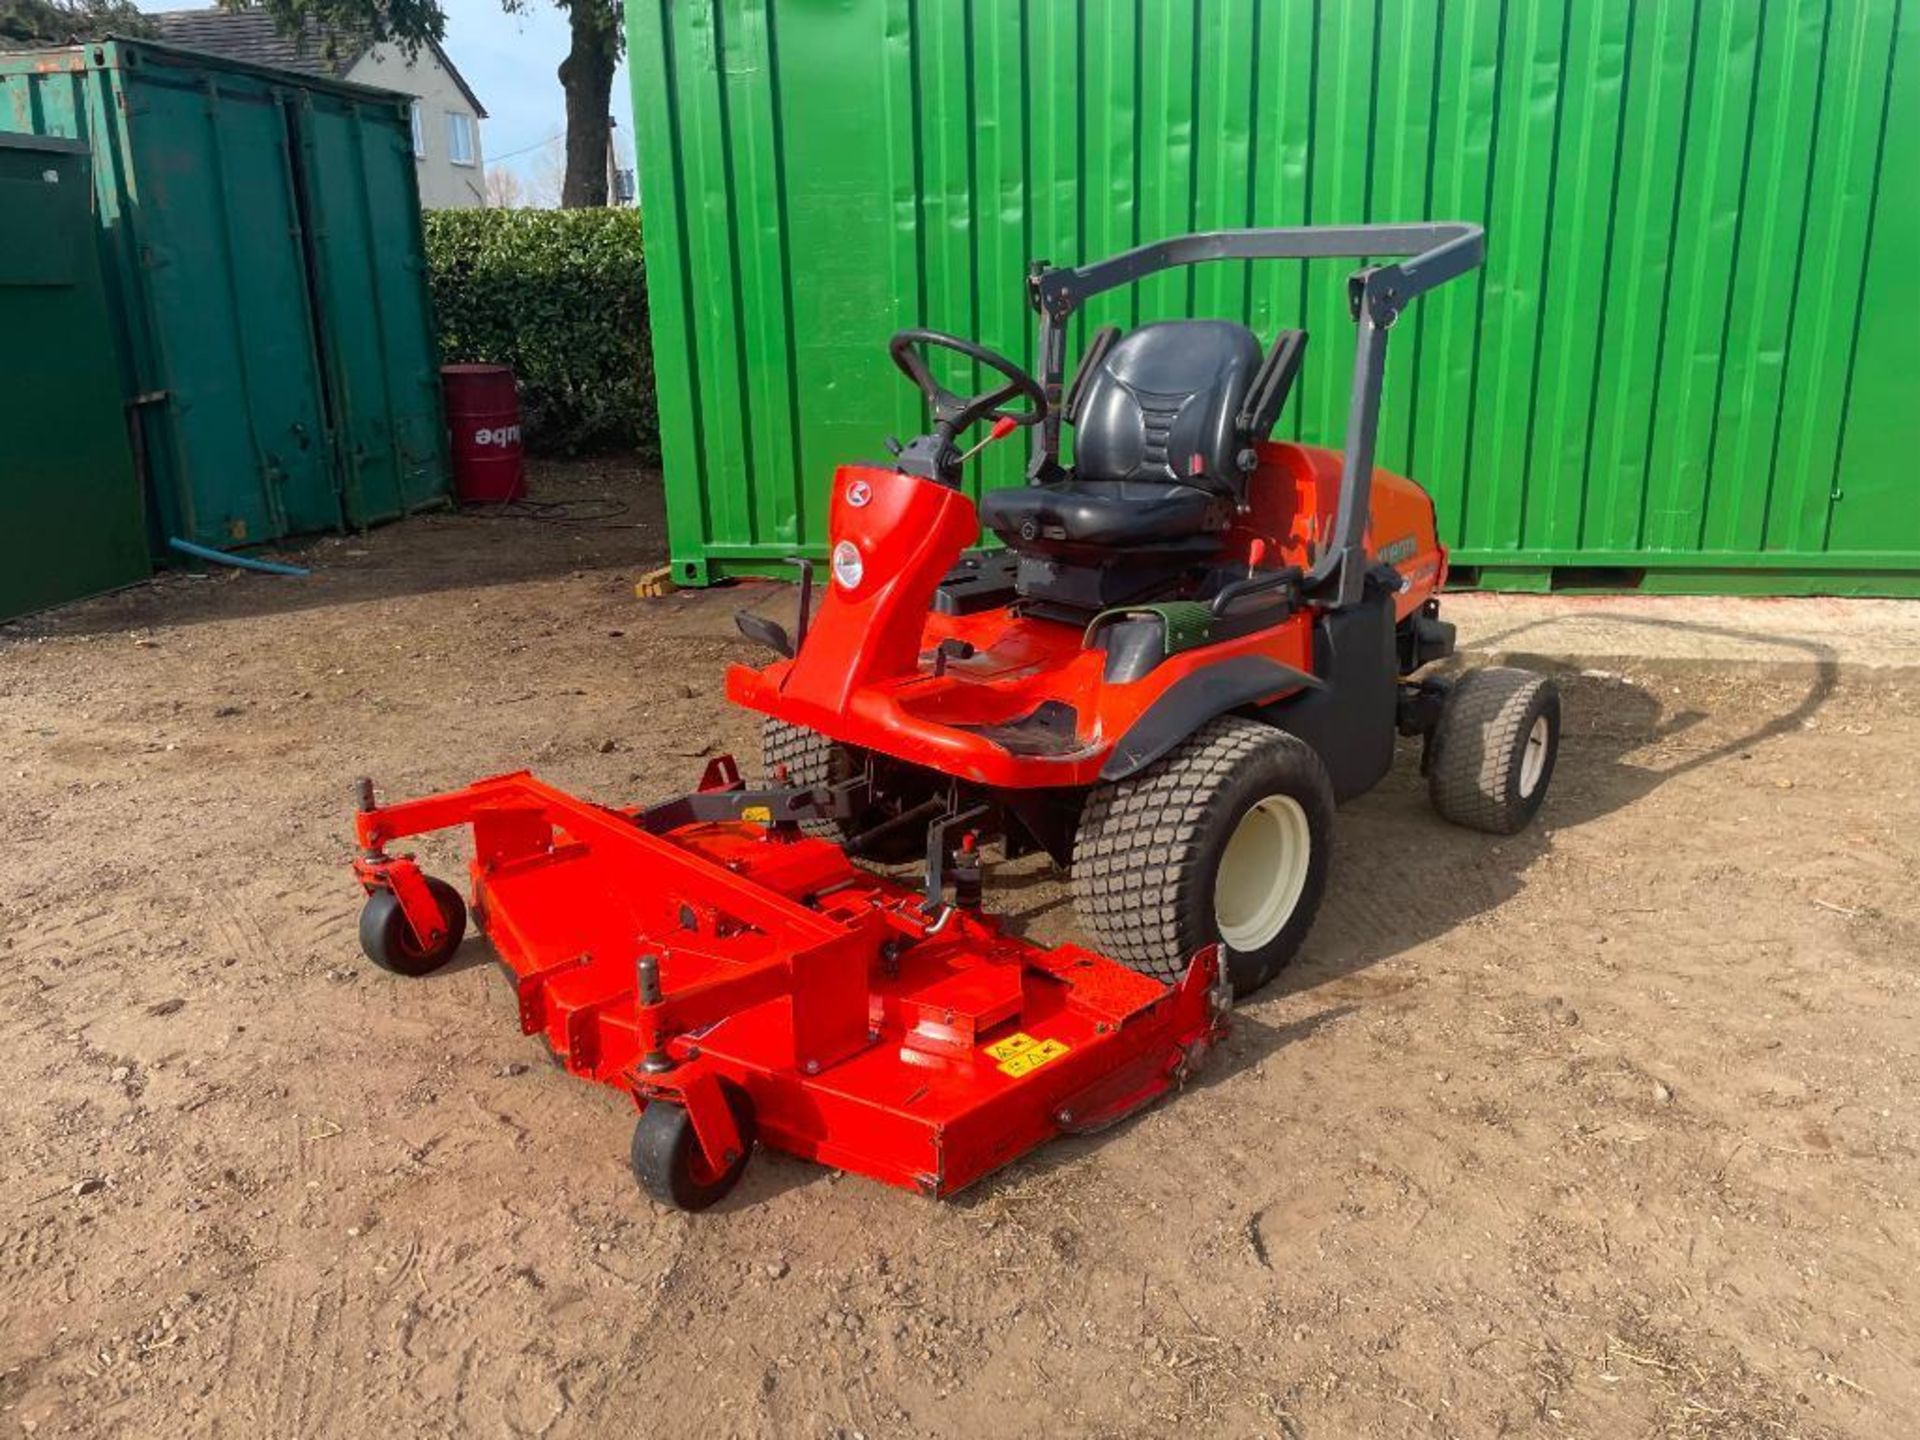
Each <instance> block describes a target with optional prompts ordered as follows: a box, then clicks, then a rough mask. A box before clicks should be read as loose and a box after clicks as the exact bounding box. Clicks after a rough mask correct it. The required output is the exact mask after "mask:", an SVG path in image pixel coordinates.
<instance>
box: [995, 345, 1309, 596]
mask: <svg viewBox="0 0 1920 1440" xmlns="http://www.w3.org/2000/svg"><path fill="white" fill-rule="evenodd" d="M1305 342H1306V335H1305V333H1304V332H1301V331H1283V332H1282V333H1281V335H1280V336H1279V337H1278V338H1276V340H1275V341H1274V347H1273V351H1272V353H1270V354H1269V355H1268V356H1267V358H1266V360H1265V361H1264V362H1263V361H1262V359H1261V356H1260V342H1259V341H1258V340H1256V339H1255V338H1254V336H1253V332H1252V331H1251V330H1248V329H1247V328H1246V327H1245V326H1244V325H1236V324H1234V323H1233V322H1231V321H1228V320H1167V321H1161V322H1159V323H1156V324H1152V325H1143V326H1141V327H1140V328H1139V329H1138V330H1135V331H1134V332H1133V333H1132V334H1130V335H1128V336H1126V337H1125V338H1124V339H1123V338H1121V337H1120V333H1119V331H1118V330H1115V329H1113V328H1111V327H1109V328H1107V329H1104V330H1102V331H1100V332H1099V333H1098V334H1096V335H1095V336H1094V338H1093V342H1092V344H1090V345H1089V346H1088V347H1087V353H1086V355H1085V356H1084V357H1083V359H1082V360H1081V363H1080V369H1079V372H1078V373H1077V374H1076V375H1075V376H1074V380H1073V384H1072V386H1071V388H1070V390H1069V392H1068V395H1067V400H1066V404H1065V406H1064V407H1063V413H1062V418H1063V419H1064V420H1066V421H1067V423H1069V424H1071V425H1072V426H1073V427H1074V445H1073V450H1074V465H1073V471H1072V473H1071V475H1069V476H1068V477H1067V478H1065V479H1061V480H1054V481H1051V482H1049V483H1047V484H1044V485H1028V486H1025V487H1023V488H1018V489H1010V490H995V491H991V492H989V493H988V494H987V495H986V496H984V497H983V498H982V500H981V502H980V515H981V519H982V520H983V521H984V522H985V524H986V525H987V526H988V527H989V528H990V529H991V530H993V532H994V533H995V534H996V535H998V536H999V537H1000V538H1001V539H1002V540H1003V541H1005V542H1006V544H1007V545H1008V546H1009V547H1010V548H1012V549H1014V550H1016V551H1018V552H1020V553H1022V554H1029V555H1045V556H1051V557H1054V558H1057V559H1061V560H1069V561H1071V560H1076V559H1077V560H1111V559H1113V558H1117V557H1116V556H1115V552H1118V551H1127V550H1132V551H1137V552H1140V553H1141V554H1142V555H1143V556H1152V557H1155V558H1159V559H1173V558H1177V557H1192V558H1194V559H1205V558H1207V557H1208V556H1211V555H1212V554H1214V553H1215V552H1216V551H1217V550H1218V549H1219V547H1220V538H1221V536H1222V534H1223V533H1224V532H1225V531H1226V530H1227V528H1228V527H1229V526H1230V525H1231V524H1232V523H1233V517H1234V513H1235V511H1236V510H1237V508H1238V507H1239V505H1240V502H1241V499H1242V497H1243V495H1244V493H1245V488H1244V487H1245V484H1246V469H1245V468H1244V467H1243V464H1242V456H1243V453H1244V452H1246V451H1247V450H1248V447H1249V446H1251V445H1252V444H1253V443H1254V442H1255V441H1256V440H1259V439H1264V438H1265V436H1266V433H1267V432H1268V431H1269V430H1271V429H1272V428H1273V421H1274V418H1275V417H1276V416H1277V415H1278V413H1279V409H1280V404H1281V403H1282V402H1284V400H1285V398H1286V391H1287V389H1288V388H1290V387H1291V385H1292V381H1293V376H1294V373H1295V372H1296V371H1297V370H1298V369H1299V362H1300V354H1301V351H1302V349H1303V348H1304V346H1305ZM1262 402H1269V403H1262Z"/></svg>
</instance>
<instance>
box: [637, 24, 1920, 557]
mask: <svg viewBox="0 0 1920 1440" xmlns="http://www.w3.org/2000/svg"><path fill="white" fill-rule="evenodd" d="M627 15H628V17H629V26H630V34H629V39H630V44H631V63H632V73H633V84H634V98H635V118H636V126H637V129H638V133H639V153H640V167H641V176H642V188H643V198H644V204H645V207H646V213H647V222H648V223H647V250H648V267H647V268H648V277H649V284H650V296H649V299H650V304H651V307H652V324H653V342H654V348H655V356H656V367H655V373H656V375H657V377H658V384H659V391H660V426H661V436H662V444H663V448H664V452H665V465H666V480H667V493H668V506H669V511H668V513H669V520H670V528H671V538H672V552H673V561H674V567H675V577H676V578H677V579H680V580H682V581H684V582H687V583H698V582H701V581H703V580H706V579H709V578H712V577H714V576H717V575H725V574H730V573H742V572H765V573H779V572H780V568H781V567H779V566H778V565H777V562H778V561H779V559H780V558H781V557H783V556H786V555H789V554H793V553H795V552H798V551H802V550H805V551H809V552H812V553H815V554H817V553H819V551H820V549H821V546H822V542H823V540H824V521H825V504H824V495H825V489H826V485H827V479H828V476H829V474H830V473H831V469H832V467H833V465H834V464H835V463H836V462H838V461H842V460H846V459H851V458H863V457H871V456H873V455H875V454H877V453H879V451H880V445H881V441H882V438H883V437H884V436H885V435H887V434H888V433H894V434H900V435H906V434H910V433H913V432H915V431H916V430H918V429H920V428H922V426H921V421H920V415H919V410H920V406H919V401H918V397H917V395H916V394H915V392H913V391H912V390H911V389H910V388H909V387H908V385H907V384H906V382H905V381H904V380H902V379H900V378H899V377H898V375H896V374H895V372H894V371H893V369H892V367H891V365H890V364H889V363H888V360H887V358H886V353H885V342H886V339H887V336H888V334H889V333H890V332H891V331H893V330H894V329H896V328H898V327H903V326H910V325H928V326H933V327H935V328H939V329H945V330H951V331H955V332H957V333H959V334H961V335H966V336H970V337H975V338H978V339H979V340H981V341H982V342H984V343H985V344H988V345H990V346H993V347H995V348H997V349H1001V350H1004V351H1006V352H1007V353H1008V354H1010V355H1012V356H1014V357H1016V358H1024V360H1025V361H1026V362H1027V363H1028V364H1029V365H1031V362H1032V359H1033V354H1032V351H1033V343H1034V334H1035V320H1034V317H1033V315H1032V314H1031V312H1030V311H1029V310H1028V309H1027V307H1026V305H1025V303H1024V295H1023V287H1022V274H1023V269H1024V266H1025V264H1026V262H1027V261H1028V260H1029V259H1034V258H1042V257H1044V258H1048V259H1051V260H1054V261H1056V262H1059V263H1070V262H1080V261H1086V260H1093V259H1099V258H1102V257H1104V256H1107V255H1111V254H1113V253H1115V252H1117V251H1121V250H1125V249H1128V248H1130V247H1132V246H1134V245H1138V244H1141V243H1143V242H1149V241H1153V240H1157V239H1160V238H1163V237H1165V236H1169V235H1176V234H1180V233H1183V232H1187V231H1194V230H1206V229H1217V228H1226V227H1235V226H1246V225H1299V224H1308V223H1316V224H1325V223H1352V222H1362V221H1376V222H1379V221H1399V220H1418V219H1459V220H1475V221H1480V222H1482V223H1483V224H1484V225H1485V226H1486V227H1487V236H1488V245H1487V255H1488V258H1487V265H1486V268H1485V270H1484V271H1483V272H1482V273H1481V274H1480V275H1479V276H1478V277H1477V278H1476V279H1475V280H1473V281H1471V282H1469V283H1466V284H1462V285H1458V286H1454V287H1451V288H1450V289H1448V290H1445V291H1442V292H1439V293H1438V294H1436V295H1434V296H1433V297H1431V298H1429V299H1427V300H1425V301H1422V302H1421V303H1420V304H1419V305H1417V306H1415V307H1414V308H1413V310H1412V311H1411V312H1409V314H1408V316H1407V318H1406V319H1405V320H1403V321H1402V323H1401V325H1400V327H1399V328H1400V331H1401V333H1400V334H1399V335H1398V336H1396V337H1395V339H1394V343H1393V345H1392V346H1391V347H1390V354H1389V369H1388V377H1387V395H1386V408H1385V412H1384V417H1383V428H1382V434H1381V444H1380V463H1381V464H1382V465H1383V466H1385V467H1387V468H1389V469H1393V470H1398V471H1401V472H1402V473H1405V474H1408V475H1411V476H1413V477H1414V478H1416V479H1418V480H1420V481H1421V482H1422V483H1423V484H1425V485H1426V486H1427V487H1428V488H1429V489H1430V490H1431V491H1432V492H1433V494H1434V496H1435V499H1436V502H1437V504H1438V506H1439V511H1440V518H1441V524H1442V527H1443V530H1444V533H1445V534H1446V537H1447V539H1448V541H1449V543H1450V544H1451V545H1452V546H1453V547H1454V561H1455V564H1456V566H1457V567H1461V569H1460V573H1461V575H1462V577H1463V578H1466V579H1469V580H1471V579H1473V578H1475V577H1476V576H1477V578H1478V579H1479V580H1480V581H1481V583H1484V584H1487V585H1500V586H1510V587H1514V588H1547V587H1549V586H1554V587H1567V588H1581V587H1611V586H1630V585H1639V586H1643V587H1644V588H1646V589H1649V590H1670V591H1709V592H1711V591H1721V590H1750V591H1763V592H1777V593H1788V592H1815V593H1851V594H1916V593H1920V504H1917V503H1916V497H1917V494H1920V485H1917V484H1916V481H1915V479H1914V476H1913V471H1912V457H1913V456H1914V455H1916V454H1920V397H1917V396H1916V393H1915V389H1914V386H1915V376H1917V375H1920V323H1917V321H1920V264H1916V263H1915V262H1916V257H1920V202H1917V201H1916V198H1915V197H1916V195H1920V6H1915V5H1912V4H1907V5H1905V6H1902V4H1901V3H1899V0H1845V3H1841V0H1660V3H1644V0H1554V3H1548V0H1457V3H1449V4H1445V5H1441V4H1437V3H1435V0H1374V3H1369V4H1325V3H1321V0H1154V3H1152V4H1142V3H1140V0H1074V3H1065V0H1063V3H1059V4H1053V3H1046V4H1037V3H1032V0H950V3H949V0H941V3H932V0H836V3H832V4H828V3H820V0H638V3H634V4H630V5H629V6H628V7H627ZM1344 268H1345V267H1342V266H1339V265H1336V264H1331V263H1328V262H1315V263H1313V264H1310V265H1301V264H1292V265H1277V264H1265V265H1259V266H1248V265H1243V264H1239V263H1234V264H1231V265H1214V266H1210V267H1202V268H1200V269H1197V270H1194V271H1191V272H1187V273H1171V274H1164V275H1160V276H1155V277H1153V278H1151V279H1149V280H1147V281H1145V282H1143V283H1141V284H1140V285H1138V286H1136V287H1134V288H1133V290H1131V291H1121V292H1116V293H1115V294H1114V295H1111V296H1107V297H1103V303H1100V304H1095V305H1092V306H1089V307H1088V309H1087V311H1086V313H1085V314H1084V315H1083V316H1082V318H1081V322H1080V323H1081V326H1082V328H1081V331H1080V334H1081V335H1082V336H1084V335H1085V334H1087V333H1090V330H1091V327H1093V326H1097V325H1100V324H1104V323H1118V324H1121V325H1130V324H1134V323H1137V322H1139V321H1142V320H1147V319H1154V318H1160V317H1165V316H1174V315H1207V316H1223V317H1228V318H1233V319H1238V320H1242V321H1244V322H1245V323H1247V324H1249V325H1251V326H1252V327H1253V328H1254V330H1255V331H1256V332H1257V333H1259V334H1260V335H1262V336H1263V337H1271V336H1272V334H1273V332H1274V331H1275V330H1276V329H1279V328H1281V327H1283V326H1291V325H1301V326H1304V327H1305V328H1307V329H1309V330H1311V331H1312V333H1313V337H1314V341H1313V348H1312V350H1311V351H1310V353H1309V355H1308V358H1307V362H1306V367H1305V370H1304V372H1303V374H1302V377H1301V382H1300V386H1299V388H1298V390H1297V391H1296V393H1295V396H1294V398H1293V400H1292V401H1291V402H1290V403H1289V407H1288V413H1287V414H1286V415H1285V416H1283V418H1282V421H1281V430H1282V431H1283V432H1285V433H1289V434H1291V435H1293V436H1296V437H1300V438H1305V439H1308V440H1314V441H1321V442H1327V443H1333V444H1338V443H1339V438H1340V435H1341V433H1342V419H1343V414H1344V412H1343V405H1344V403H1345V395H1346V384H1347V377H1348V374H1349V370H1350V362H1351V357H1352V345H1353V327H1352V324H1351V322H1350V321H1349V319H1348V317H1347V315H1346V313H1345V293H1344V287H1343V285H1342V283H1341V278H1342V274H1343V272H1344ZM1075 350H1076V351H1077V342H1076V346H1075ZM1070 363H1071V355H1070ZM1015 449H1017V446H1016V445H1015V444H1014V442H1007V443H1006V444H1003V445H1000V446H997V447H995V448H994V449H993V450H990V451H988V452H987V455H986V456H984V457H983V459H984V460H985V461H986V463H985V464H984V465H981V466H977V467H972V468H976V469H977V470H978V471H980V472H981V474H982V475H983V477H984V481H985V483H987V484H989V485H1003V484H1016V483H1019V481H1020V478H1021V467H1022V457H1021V456H1019V455H1017V454H1014V453H1012V452H1013V451H1014V450H1015ZM789 573H790V572H789Z"/></svg>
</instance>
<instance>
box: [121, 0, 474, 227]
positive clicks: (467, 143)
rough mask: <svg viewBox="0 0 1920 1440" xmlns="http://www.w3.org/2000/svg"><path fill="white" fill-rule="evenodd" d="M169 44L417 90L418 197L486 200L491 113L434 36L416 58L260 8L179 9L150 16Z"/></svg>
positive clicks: (437, 202) (437, 205) (448, 205)
mask: <svg viewBox="0 0 1920 1440" xmlns="http://www.w3.org/2000/svg"><path fill="white" fill-rule="evenodd" d="M148 18H149V19H150V20H152V21H153V23H154V24H155V26H157V27H158V30H159V38H160V39H161V40H162V41H164V42H165V43H167V44H169V45H178V46H181V47H182V48H184V49H188V50H202V51H205V52H207V53H208V54H211V55H220V56H224V57H226V58H227V59H229V60H244V61H246V62H248V63H249V64H252V65H271V66H274V67H276V68H278V69H281V70H296V71H299V72H301V73H303V74H307V75H324V76H326V77H327V78H329V79H333V80H351V81H353V82H354V83H355V84H357V85H377V86H379V87H380V88H381V89H383V90H398V91H400V92H401V93H403V94H406V95H412V96H414V97H415V98H414V102H413V156H414V161H415V163H416V164H418V166H419V167H420V203H421V204H422V205H423V206H425V207H426V208H427V209H429V210H446V209H453V208H455V207H458V206H467V205H472V206H478V205H484V204H486V203H487V169H486V160H485V156H484V155H483V154H482V152H481V148H480V122H481V121H482V120H484V119H486V118H487V111H486V107H485V106H484V105H482V104H481V103H480V100H479V97H478V96H476V95H475V94H474V93H473V91H472V89H471V88H469V86H468V85H467V82H466V81H465V80H464V79H462V78H461V75H460V71H459V70H458V69H457V68H455V66H454V63H453V61H452V60H451V59H449V58H448V56H447V52H446V51H445V50H443V49H442V48H441V47H440V46H439V45H437V44H435V43H434V42H432V41H428V42H427V43H426V44H425V45H423V46H422V47H421V48H420V51H419V53H418V54H416V55H415V56H414V57H413V58H412V59H411V60H409V59H408V58H407V56H406V53H405V52H404V51H403V50H402V49H401V48H400V47H399V46H397V45H393V44H381V45H368V44H365V43H363V42H362V41H360V40H358V39H355V38H353V37H351V36H347V35H337V36H335V37H334V39H333V42H332V43H331V44H329V43H328V42H327V39H326V37H325V36H324V35H323V33H322V32H321V31H319V30H317V29H315V28H313V27H312V26H309V27H308V28H307V29H306V30H305V31H303V32H302V33H301V34H299V35H283V34H281V33H280V31H279V30H278V29H277V28H276V27H275V25H274V23H273V17H272V16H270V15H266V14H263V13H261V12H260V11H257V10H238V11H235V10H217V9H209V10H174V11H170V12H167V13H163V14H158V15H150V16H149V17H148Z"/></svg>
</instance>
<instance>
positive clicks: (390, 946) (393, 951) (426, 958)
mask: <svg viewBox="0 0 1920 1440" xmlns="http://www.w3.org/2000/svg"><path fill="white" fill-rule="evenodd" d="M426 879H427V892H428V893H429V894H430V895H432V896H433V898H434V900H435V901H436V902H437V903H438V904H439V906H440V914H441V915H442V917H444V919H445V922H446V933H445V934H444V935H442V936H441V937H440V940H439V943H438V944H436V945H432V946H425V947H423V946H422V945H421V944H420V942H419V941H418V940H416V939H414V938H413V928H412V927H411V926H410V925H408V924H407V917H406V914H405V912H403V911H402V910H401V909H400V898H399V896H397V895H395V894H394V893H393V892H392V891H391V890H377V891H375V892H374V893H373V894H372V895H369V896H368V897H367V904H366V908H365V909H363V910H362V911H361V912H360V948H361V949H362V950H364V951H366V952H367V958H368V959H369V960H371V961H373V963H374V964H376V965H378V966H379V967H380V968H381V969H382V970H391V971H392V972H393V973H394V974H396V975H413V976H418V975H430V974H432V973H433V972H434V971H435V970H438V969H439V968H440V967H441V966H442V965H444V964H446V963H447V961H448V960H450V959H451V958H452V957H453V952H454V951H456V950H458V949H459V948H460V942H461V941H462V940H464V939H465V938H466V935H467V902H466V901H464V900H462V899H461V898H460V892H459V891H458V890H456V889H454V888H453V886H451V885H449V884H447V882H446V881H444V880H436V879H435V878H434V877H433V876H431V875H429V876H427V877H426Z"/></svg>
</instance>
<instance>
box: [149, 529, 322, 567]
mask: <svg viewBox="0 0 1920 1440" xmlns="http://www.w3.org/2000/svg"><path fill="white" fill-rule="evenodd" d="M167 548H168V549H169V550H178V551H179V552H180V553H181V554H182V555H191V556H192V557H193V558H194V559H196V560H206V561H209V562H210V563H212V564H215V565H231V566H233V567H234V568H235V569H237V570H258V571H260V573H261V574H263V575H309V574H311V573H312V572H311V571H309V570H303V569H301V568H300V566H298V565H282V564H281V563H280V562H279V561H278V560H256V559H254V558H253V557H252V556H251V555H229V554H228V553H227V552H226V551H224V550H212V549H209V548H208V547H207V546H205V545H196V544H194V543H193V542H192V541H191V540H182V539H180V538H179V537H178V536H175V537H174V538H173V539H171V540H169V541H167Z"/></svg>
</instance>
